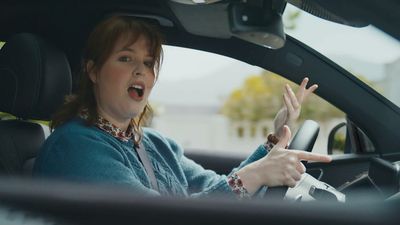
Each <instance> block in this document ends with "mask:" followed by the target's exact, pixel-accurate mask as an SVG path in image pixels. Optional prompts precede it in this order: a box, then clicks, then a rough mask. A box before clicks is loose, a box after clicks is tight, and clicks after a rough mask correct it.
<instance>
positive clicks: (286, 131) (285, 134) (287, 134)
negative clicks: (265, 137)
mask: <svg viewBox="0 0 400 225" xmlns="http://www.w3.org/2000/svg"><path fill="white" fill-rule="evenodd" d="M291 137H292V133H291V132H290V129H289V127H288V126H287V125H285V126H283V135H282V137H281V138H280V140H279V141H278V143H276V145H275V146H277V147H280V148H286V146H288V143H289V140H290V138H291Z"/></svg>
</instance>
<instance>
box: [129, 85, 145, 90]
mask: <svg viewBox="0 0 400 225" xmlns="http://www.w3.org/2000/svg"><path fill="white" fill-rule="evenodd" d="M131 87H133V88H136V89H143V87H142V86H140V85H132V86H131Z"/></svg>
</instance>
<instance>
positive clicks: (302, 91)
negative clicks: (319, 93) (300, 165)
mask: <svg viewBox="0 0 400 225" xmlns="http://www.w3.org/2000/svg"><path fill="white" fill-rule="evenodd" d="M308 81H309V79H308V77H306V78H304V79H303V81H302V82H301V84H300V87H299V90H298V91H297V93H296V94H294V92H293V90H292V88H291V87H290V86H289V85H288V84H286V85H285V88H284V93H283V102H284V106H283V108H282V109H281V110H279V112H278V113H277V114H276V116H275V119H274V127H275V135H276V136H277V137H278V138H279V139H280V138H281V137H282V136H283V126H284V125H288V126H289V127H292V126H293V124H294V122H296V120H297V119H298V118H299V116H300V112H301V104H302V103H303V102H304V100H305V99H306V98H307V97H308V96H309V95H310V94H311V93H313V92H314V91H315V90H316V89H317V88H318V85H317V84H314V85H312V86H311V87H309V88H307V84H308Z"/></svg>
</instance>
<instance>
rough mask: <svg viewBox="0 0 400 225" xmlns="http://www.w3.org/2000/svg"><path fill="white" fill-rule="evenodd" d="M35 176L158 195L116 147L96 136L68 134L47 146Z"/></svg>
mask: <svg viewBox="0 0 400 225" xmlns="http://www.w3.org/2000/svg"><path fill="white" fill-rule="evenodd" d="M66 136H67V137H66ZM34 175H35V176H40V177H43V178H57V179H60V178H61V179H66V180H71V181H78V182H91V183H107V184H118V185H126V186H129V187H133V188H134V190H135V191H136V192H138V193H139V194H146V195H149V196H157V195H159V193H158V192H156V191H154V190H152V189H149V188H147V187H146V186H144V185H143V184H142V183H140V181H139V179H138V178H137V177H136V175H135V174H134V173H133V172H132V170H131V169H130V168H129V167H128V166H127V165H126V160H125V159H124V157H123V156H122V154H121V153H120V152H119V151H118V150H117V149H116V148H115V147H113V146H112V145H110V144H109V143H106V142H105V141H104V140H101V138H99V137H96V136H94V135H87V134H80V133H79V134H78V133H68V135H63V136H58V137H57V139H55V140H52V141H51V142H49V143H46V144H45V146H44V147H43V148H42V152H41V153H40V155H39V157H38V159H37V161H36V163H35V168H34Z"/></svg>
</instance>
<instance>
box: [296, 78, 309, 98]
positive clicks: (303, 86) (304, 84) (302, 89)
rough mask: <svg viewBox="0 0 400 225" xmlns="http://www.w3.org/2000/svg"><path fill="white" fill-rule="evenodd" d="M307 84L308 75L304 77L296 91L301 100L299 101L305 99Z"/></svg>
mask: <svg viewBox="0 0 400 225" xmlns="http://www.w3.org/2000/svg"><path fill="white" fill-rule="evenodd" d="M307 84H308V77H306V78H304V79H303V81H302V82H301V84H300V88H299V90H298V91H297V93H296V96H297V99H298V100H299V102H302V101H303V97H304V92H305V90H306V87H307Z"/></svg>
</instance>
